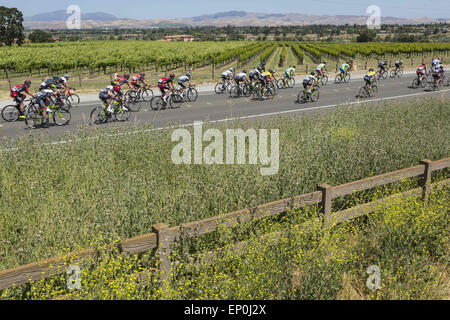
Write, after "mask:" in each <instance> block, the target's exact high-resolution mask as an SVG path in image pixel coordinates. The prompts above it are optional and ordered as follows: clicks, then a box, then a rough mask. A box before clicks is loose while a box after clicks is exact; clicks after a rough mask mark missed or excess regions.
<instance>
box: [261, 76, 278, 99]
mask: <svg viewBox="0 0 450 320" xmlns="http://www.w3.org/2000/svg"><path fill="white" fill-rule="evenodd" d="M274 75H275V71H274V70H272V69H269V71H265V72H263V73H261V76H260V79H259V80H260V81H261V85H262V97H264V94H265V92H266V89H267V85H268V84H270V83H271V82H272V78H275V76H274ZM273 88H274V87H272V90H273ZM262 97H261V98H262Z"/></svg>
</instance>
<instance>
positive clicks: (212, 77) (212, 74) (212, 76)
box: [211, 61, 214, 80]
mask: <svg viewBox="0 0 450 320" xmlns="http://www.w3.org/2000/svg"><path fill="white" fill-rule="evenodd" d="M211 65H212V69H211V79H213V80H214V61H213V62H212V64H211Z"/></svg>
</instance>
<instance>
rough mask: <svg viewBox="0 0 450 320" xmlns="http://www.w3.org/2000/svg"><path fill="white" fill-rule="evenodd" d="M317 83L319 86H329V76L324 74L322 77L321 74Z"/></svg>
mask: <svg viewBox="0 0 450 320" xmlns="http://www.w3.org/2000/svg"><path fill="white" fill-rule="evenodd" d="M317 83H318V84H319V85H324V86H325V85H327V83H328V75H327V73H325V72H324V73H323V76H321V75H320V74H318V77H317Z"/></svg>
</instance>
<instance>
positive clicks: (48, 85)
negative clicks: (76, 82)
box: [39, 79, 61, 90]
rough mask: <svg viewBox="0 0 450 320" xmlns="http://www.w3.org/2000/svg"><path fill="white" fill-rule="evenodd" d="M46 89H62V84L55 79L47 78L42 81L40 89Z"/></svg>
mask: <svg viewBox="0 0 450 320" xmlns="http://www.w3.org/2000/svg"><path fill="white" fill-rule="evenodd" d="M45 89H52V90H55V89H61V86H60V85H59V84H57V83H56V82H55V80H54V79H47V80H45V81H44V82H42V83H41V86H40V88H39V90H45Z"/></svg>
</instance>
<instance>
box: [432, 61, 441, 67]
mask: <svg viewBox="0 0 450 320" xmlns="http://www.w3.org/2000/svg"><path fill="white" fill-rule="evenodd" d="M439 64H441V60H439V59H435V60H433V62H432V63H431V65H432V66H437V65H439Z"/></svg>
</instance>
